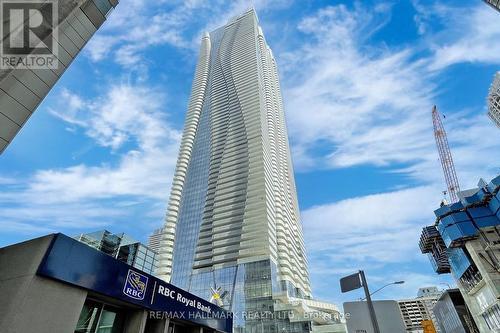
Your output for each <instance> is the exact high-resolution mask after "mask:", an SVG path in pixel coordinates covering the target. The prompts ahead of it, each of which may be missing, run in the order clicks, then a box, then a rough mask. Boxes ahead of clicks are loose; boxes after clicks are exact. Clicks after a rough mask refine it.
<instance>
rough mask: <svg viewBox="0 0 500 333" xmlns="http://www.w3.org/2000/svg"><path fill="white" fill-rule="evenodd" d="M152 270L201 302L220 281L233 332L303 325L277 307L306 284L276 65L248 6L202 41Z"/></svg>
mask: <svg viewBox="0 0 500 333" xmlns="http://www.w3.org/2000/svg"><path fill="white" fill-rule="evenodd" d="M157 274H158V275H159V276H160V277H162V278H164V279H165V280H170V281H171V282H172V283H173V284H175V285H177V286H178V287H180V288H183V289H186V290H189V291H190V292H192V293H194V294H196V295H199V296H201V297H203V298H206V299H210V298H211V297H212V289H215V288H218V287H220V288H221V290H220V293H221V294H222V295H223V298H222V302H223V304H224V307H225V308H226V309H228V310H230V311H233V312H235V314H236V317H235V320H234V327H235V328H234V331H235V332H285V331H286V332H290V333H291V332H309V330H310V329H311V328H310V325H311V323H310V321H296V320H293V321H290V320H288V318H287V316H288V315H289V312H287V311H284V310H285V309H287V305H286V304H291V303H290V300H300V299H309V298H311V288H310V284H309V277H308V272H307V259H306V255H305V250H304V241H303V236H302V226H301V223H300V220H299V209H298V203H297V194H296V189H295V181H294V175H293V169H292V162H291V156H290V149H289V144H288V138H287V129H286V125H285V117H284V111H283V102H282V97H281V90H280V86H279V79H278V71H277V65H276V61H275V59H274V57H273V54H272V51H271V49H270V48H269V46H268V45H267V43H266V40H265V38H264V35H263V33H262V29H261V27H260V26H259V23H258V19H257V16H256V13H255V10H253V9H250V10H248V11H247V12H245V13H244V14H242V15H240V16H238V17H235V18H233V19H231V20H230V21H229V22H228V23H227V24H226V25H225V26H223V27H220V28H218V29H216V30H215V31H213V32H211V33H210V34H205V35H204V36H203V37H202V41H201V47H200V54H199V59H198V64H197V67H196V71H195V77H194V82H193V86H192V91H191V97H190V100H189V106H188V111H187V116H186V122H185V128H184V133H183V137H182V141H181V147H180V152H179V157H178V161H177V167H176V171H175V176H174V180H173V185H172V190H171V195H170V201H169V204H168V211H167V217H166V223H165V227H164V228H163V239H162V242H161V247H160V264H159V269H158V271H157ZM292 303H293V302H292ZM295 304H297V303H295ZM311 304H312V303H311ZM332 311H333V310H332Z"/></svg>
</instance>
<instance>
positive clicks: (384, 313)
mask: <svg viewBox="0 0 500 333" xmlns="http://www.w3.org/2000/svg"><path fill="white" fill-rule="evenodd" d="M373 307H374V308H375V314H376V316H377V322H378V326H379V328H380V332H382V333H406V329H405V326H404V324H403V319H402V317H401V312H400V310H399V305H398V303H397V302H396V301H374V302H373ZM344 314H345V316H346V324H347V332H348V333H357V332H363V333H374V331H373V326H372V323H371V320H370V312H369V311H368V304H367V303H366V302H346V303H344Z"/></svg>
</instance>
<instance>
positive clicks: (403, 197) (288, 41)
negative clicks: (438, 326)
mask: <svg viewBox="0 0 500 333" xmlns="http://www.w3.org/2000/svg"><path fill="white" fill-rule="evenodd" d="M251 5H254V6H255V7H256V9H257V11H258V15H259V19H260V22H261V25H262V27H263V30H264V33H265V35H266V39H267V41H268V44H269V45H270V46H271V48H272V49H273V53H274V55H275V57H276V58H277V61H278V65H279V70H280V76H281V84H282V90H283V95H284V101H285V112H286V116H287V122H288V126H289V135H290V141H291V146H292V156H293V161H294V165H295V172H296V181H297V187H298V196H299V201H300V208H301V212H302V222H303V226H304V234H305V240H306V247H307V251H308V257H309V266H310V268H309V269H310V274H311V282H312V286H313V292H314V295H315V296H316V297H317V298H320V299H324V300H329V301H333V302H336V303H338V304H339V305H340V303H341V302H342V301H347V300H352V299H356V298H357V297H360V295H361V293H360V292H352V293H349V294H340V291H339V287H338V279H339V278H340V277H341V276H343V275H345V274H349V273H352V272H354V271H355V270H357V269H365V271H366V272H367V275H368V279H369V283H370V285H371V287H372V288H373V289H375V288H377V287H378V286H381V285H383V284H385V283H386V282H390V281H394V280H405V281H407V282H406V283H405V284H404V285H400V286H393V287H389V288H386V289H385V290H384V291H383V292H380V293H378V294H377V298H402V297H412V296H415V295H416V292H417V289H418V288H419V287H422V286H427V285H436V284H438V283H452V281H451V277H450V276H437V275H435V274H434V273H433V272H432V269H431V266H430V264H429V262H428V261H427V258H426V257H425V256H423V255H421V254H420V252H419V250H418V238H419V234H420V230H421V228H422V227H423V226H425V225H428V224H430V223H432V222H433V221H434V217H433V210H434V209H435V208H437V206H438V204H439V201H440V200H441V198H442V194H441V191H442V190H443V189H444V188H445V185H444V181H443V176H442V171H441V169H440V164H439V161H438V155H437V151H436V149H435V145H434V137H433V132H432V122H431V108H432V105H434V104H437V105H438V107H439V109H440V110H441V111H442V112H443V113H444V114H445V115H446V119H445V127H446V128H447V130H448V132H449V140H450V144H451V146H452V149H453V154H454V158H455V162H456V166H457V172H458V176H459V179H460V181H461V184H462V187H463V188H467V187H472V186H474V185H475V184H476V183H477V180H478V178H479V177H484V178H485V179H488V180H489V179H490V178H492V177H493V176H495V175H496V174H498V172H499V171H500V168H499V166H500V154H498V151H499V149H500V131H499V130H498V129H496V128H495V127H494V125H493V124H492V123H491V122H490V121H489V119H488V118H487V117H486V116H485V112H486V105H485V99H486V94H487V90H488V88H489V85H490V83H491V80H492V78H493V75H494V73H495V72H496V71H497V70H499V67H500V66H499V64H500V44H499V43H498V40H500V24H499V22H500V21H499V18H500V16H499V15H500V14H498V13H497V12H495V11H494V10H492V9H491V8H489V7H488V6H486V5H485V4H484V3H482V2H481V1H448V2H446V1H417V0H415V1H387V2H381V1H373V2H371V1H363V2H361V1H358V2H352V1H344V2H342V1H304V0H303V1H292V0H280V1H269V2H267V1H254V2H248V1H228V2H225V1H211V2H210V3H209V2H208V1H195V0H193V1H172V0H170V1H148V0H122V1H121V2H120V5H119V6H118V7H117V9H116V10H115V11H114V12H113V13H112V15H111V16H110V18H109V20H108V21H107V22H106V23H105V25H104V26H103V27H102V29H101V30H100V31H99V32H98V33H97V34H96V35H95V36H94V38H93V39H92V40H91V42H90V43H89V44H87V46H86V47H85V49H84V51H83V52H82V53H81V54H80V55H79V56H78V57H77V59H76V60H75V61H74V63H73V64H72V66H71V67H70V68H69V69H68V70H67V71H66V73H65V74H64V76H63V78H62V79H61V80H60V81H59V82H58V83H57V85H56V86H55V88H54V89H53V90H52V91H51V93H50V94H49V96H48V97H47V98H46V99H45V100H44V102H43V103H42V104H41V105H40V107H39V108H38V110H37V111H36V112H35V113H34V115H33V116H32V117H31V119H30V120H29V121H28V123H27V124H26V125H25V126H24V128H23V129H22V130H21V132H20V133H19V134H18V135H17V137H16V138H15V140H14V142H13V143H12V144H11V145H10V146H9V148H8V149H7V150H6V151H5V152H4V154H3V155H2V156H0V188H1V191H0V221H1V222H0V223H1V224H2V227H1V230H2V231H1V233H0V246H3V245H7V244H11V243H15V242H18V241H22V240H26V239H29V238H33V237H35V236H40V235H43V234H46V233H49V232H59V231H61V232H64V233H66V234H69V235H73V234H78V233H81V232H87V231H93V230H97V229H102V228H107V229H109V230H111V231H115V232H121V231H124V232H127V233H130V234H131V235H133V236H135V237H136V238H137V239H139V240H142V241H145V240H146V237H147V235H148V234H149V233H150V232H151V231H152V230H153V229H154V228H156V227H159V226H160V225H161V224H162V223H163V217H164V215H165V208H166V202H167V200H168V195H169V187H170V181H171V178H172V174H173V168H174V166H175V161H176V157H177V151H178V145H179V138H180V134H181V131H182V126H183V121H184V115H185V111H186V105H187V100H188V97H189V92H190V87H191V81H192V77H193V71H194V67H195V65H196V58H197V52H198V45H199V39H200V36H201V33H202V32H203V31H205V30H212V29H214V28H216V27H217V26H220V25H222V24H224V23H225V22H226V21H227V20H228V19H229V18H230V17H232V16H234V15H236V14H238V13H241V12H243V11H244V10H245V9H246V8H248V7H249V6H251ZM439 286H440V287H443V286H444V285H439Z"/></svg>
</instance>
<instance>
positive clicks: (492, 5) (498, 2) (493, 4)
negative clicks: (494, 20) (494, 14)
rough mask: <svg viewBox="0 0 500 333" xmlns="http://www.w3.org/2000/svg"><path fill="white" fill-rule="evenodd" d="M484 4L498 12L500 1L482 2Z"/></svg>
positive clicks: (489, 0)
mask: <svg viewBox="0 0 500 333" xmlns="http://www.w3.org/2000/svg"><path fill="white" fill-rule="evenodd" d="M484 2H486V3H487V4H488V5H490V6H491V7H493V8H495V9H496V10H498V11H499V12H500V0H484Z"/></svg>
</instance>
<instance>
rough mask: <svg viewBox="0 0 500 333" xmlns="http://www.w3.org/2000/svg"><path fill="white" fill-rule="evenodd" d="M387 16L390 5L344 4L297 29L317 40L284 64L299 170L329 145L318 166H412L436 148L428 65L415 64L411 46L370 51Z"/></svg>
mask: <svg viewBox="0 0 500 333" xmlns="http://www.w3.org/2000/svg"><path fill="white" fill-rule="evenodd" d="M388 16H390V11H389V9H388V8H384V9H383V10H380V11H378V12H375V13H374V12H366V11H364V10H363V9H361V8H358V9H356V11H349V10H348V9H347V8H346V7H345V6H342V5H339V6H335V7H327V8H325V9H321V10H320V11H318V12H317V13H316V14H315V15H314V16H311V17H307V18H305V19H303V20H302V23H301V24H300V25H299V29H300V30H301V31H302V32H303V33H305V34H306V35H307V37H308V38H309V39H310V40H312V42H309V43H306V44H305V45H304V46H303V47H302V48H300V49H298V50H296V51H294V52H290V53H286V54H284V55H282V56H281V61H280V64H281V63H285V66H284V67H285V68H286V69H290V70H288V71H285V76H284V77H285V84H284V86H285V92H284V93H285V103H286V105H287V112H288V114H287V117H288V123H289V125H290V132H291V138H292V142H293V143H294V146H299V147H300V148H298V149H297V148H295V149H297V150H299V151H301V152H302V153H303V154H302V155H301V156H303V157H304V158H306V163H302V160H297V158H295V160H296V161H297V162H298V164H299V167H300V166H301V164H302V165H303V164H306V165H308V164H309V161H308V159H309V160H310V159H311V156H307V155H308V154H314V153H312V152H313V151H314V150H315V149H316V146H317V144H318V143H322V142H323V143H325V144H324V145H328V146H329V148H328V149H326V151H322V152H321V155H322V156H319V158H318V159H317V161H318V162H317V165H315V167H321V166H322V164H323V166H329V167H348V166H352V165H357V164H375V165H388V164H390V163H394V162H409V161H414V160H416V159H418V156H420V155H421V153H422V152H423V151H425V150H428V149H429V148H430V146H431V145H432V137H430V136H429V135H428V133H429V132H430V131H431V129H430V127H431V124H430V121H428V115H429V111H428V110H430V107H431V106H432V101H431V98H432V96H433V88H434V85H433V84H432V83H429V82H426V81H425V80H424V78H422V71H423V68H424V67H423V65H424V64H423V63H421V62H418V61H416V62H413V61H412V60H411V59H412V57H413V56H414V55H413V52H412V50H411V49H399V50H396V51H390V50H382V49H376V48H370V47H367V46H366V43H365V41H366V40H367V38H368V37H369V36H370V35H372V34H373V33H374V32H375V31H376V30H377V29H379V28H380V26H381V25H383V22H385V21H386V20H387V17H388ZM292 70H293V72H291V71H292ZM425 75H427V74H425ZM318 164H319V165H318Z"/></svg>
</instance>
